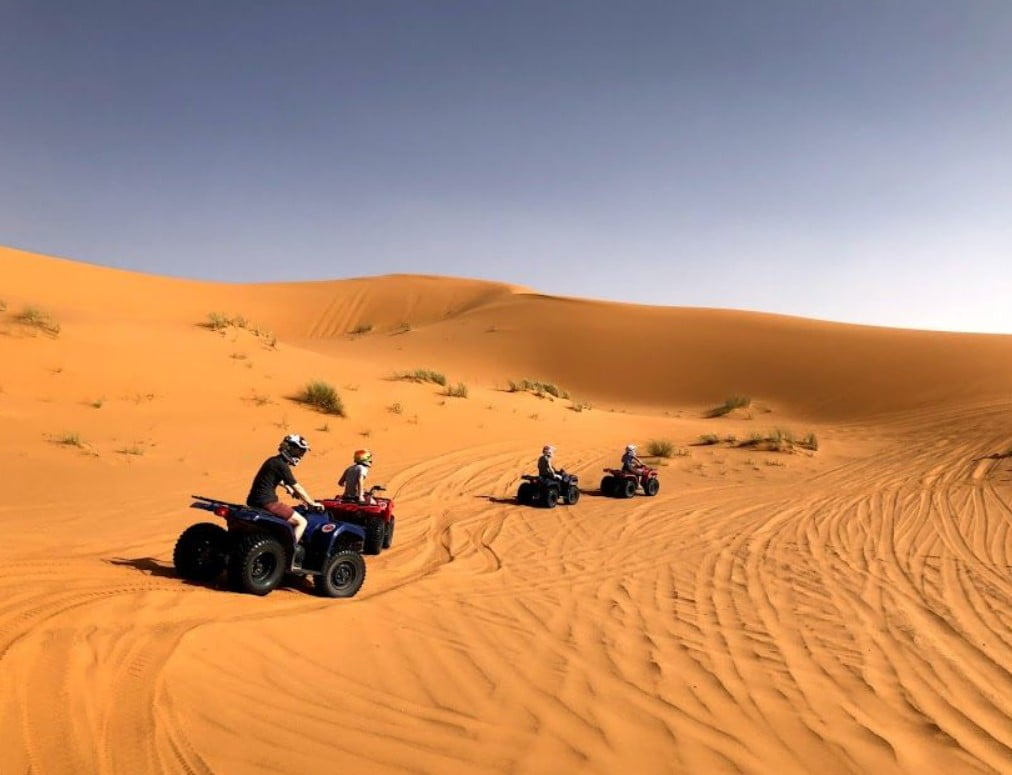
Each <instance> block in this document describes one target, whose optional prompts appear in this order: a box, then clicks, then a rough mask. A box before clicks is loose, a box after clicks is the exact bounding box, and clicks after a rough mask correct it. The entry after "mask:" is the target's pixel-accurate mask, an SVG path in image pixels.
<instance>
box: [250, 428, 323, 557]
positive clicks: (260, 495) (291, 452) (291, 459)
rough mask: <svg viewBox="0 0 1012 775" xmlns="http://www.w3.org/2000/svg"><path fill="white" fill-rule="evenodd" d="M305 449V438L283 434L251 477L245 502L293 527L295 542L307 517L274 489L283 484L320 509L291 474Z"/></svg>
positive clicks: (303, 530)
mask: <svg viewBox="0 0 1012 775" xmlns="http://www.w3.org/2000/svg"><path fill="white" fill-rule="evenodd" d="M308 451H309V442H308V441H306V440H305V438H303V437H302V436H300V435H299V434H297V433H290V434H289V435H287V436H285V437H284V438H283V439H281V443H280V444H279V445H278V454H277V455H274V456H273V457H269V458H267V459H266V460H265V461H264V462H263V465H261V466H260V470H259V471H257V475H256V476H255V477H253V484H252V485H251V486H250V490H249V495H247V496H246V505H247V506H250V507H252V508H254V509H263V510H264V511H268V512H270V513H271V514H273V515H274V516H276V517H281V519H283V520H286V521H287V522H288V524H289V525H291V526H292V527H293V528H294V529H295V543H296V545H297V544H298V543H299V541H300V540H301V539H302V534H303V533H304V532H305V531H306V525H307V524H308V521H307V520H306V518H305V517H304V516H302V515H301V514H298V513H296V512H295V510H294V509H293V508H292V507H291V506H289V505H288V504H287V503H282V502H281V501H279V500H278V496H277V494H276V493H275V490H276V489H277V487H278V485H281V486H282V487H284V488H285V492H287V493H288V494H289V495H294V496H295V497H297V498H299V499H300V500H301V501H303V502H304V503H305V504H306V505H307V506H311V507H312V508H314V509H321V510H322V509H323V504H322V503H317V502H316V501H315V500H313V499H312V498H311V497H310V496H309V493H308V492H306V490H305V489H304V488H303V486H302V485H301V484H299V483H298V482H297V481H295V477H294V476H293V475H292V467H293V466H297V465H298V464H299V461H300V460H302V456H303V455H305V454H306V453H307V452H308Z"/></svg>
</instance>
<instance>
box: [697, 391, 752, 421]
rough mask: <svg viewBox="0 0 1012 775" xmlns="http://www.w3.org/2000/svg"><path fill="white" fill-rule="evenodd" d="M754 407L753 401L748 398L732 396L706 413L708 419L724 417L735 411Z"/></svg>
mask: <svg viewBox="0 0 1012 775" xmlns="http://www.w3.org/2000/svg"><path fill="white" fill-rule="evenodd" d="M751 405H752V399H751V398H749V397H748V396H730V397H729V398H727V400H725V401H724V403H723V404H721V405H720V406H718V407H715V408H713V409H711V410H710V411H709V412H707V413H706V416H707V417H722V416H723V415H725V414H727V413H728V412H731V411H732V410H734V409H745V408H747V407H749V406H751Z"/></svg>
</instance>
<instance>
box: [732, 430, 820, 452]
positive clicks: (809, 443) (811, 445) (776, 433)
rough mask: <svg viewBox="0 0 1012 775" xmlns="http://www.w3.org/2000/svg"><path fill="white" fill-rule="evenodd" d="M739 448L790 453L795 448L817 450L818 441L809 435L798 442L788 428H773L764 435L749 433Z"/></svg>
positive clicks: (812, 435)
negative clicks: (756, 448)
mask: <svg viewBox="0 0 1012 775" xmlns="http://www.w3.org/2000/svg"><path fill="white" fill-rule="evenodd" d="M738 446H739V447H758V448H761V449H765V450H767V451H770V452H790V451H792V450H793V449H794V448H795V447H803V448H805V449H811V450H817V449H818V448H819V440H818V439H817V438H816V436H815V434H814V433H809V434H808V435H807V436H805V437H804V438H803V439H800V440H798V439H797V438H796V437H795V435H794V432H793V431H792V430H790V429H789V428H773V429H772V430H769V431H766V433H751V434H749V437H748V439H747V440H745V441H743V442H741V443H740V444H739V445H738Z"/></svg>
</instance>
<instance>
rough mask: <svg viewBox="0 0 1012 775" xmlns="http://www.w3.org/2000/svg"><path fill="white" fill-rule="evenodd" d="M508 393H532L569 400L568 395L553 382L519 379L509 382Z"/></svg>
mask: <svg viewBox="0 0 1012 775" xmlns="http://www.w3.org/2000/svg"><path fill="white" fill-rule="evenodd" d="M509 392H510V393H533V394H534V395H536V396H543V395H546V394H547V395H550V396H554V397H555V398H569V393H568V392H566V391H565V390H563V389H562V388H560V387H559V386H558V385H556V384H555V383H553V382H543V381H542V380H538V379H521V380H519V381H514V380H510V381H509Z"/></svg>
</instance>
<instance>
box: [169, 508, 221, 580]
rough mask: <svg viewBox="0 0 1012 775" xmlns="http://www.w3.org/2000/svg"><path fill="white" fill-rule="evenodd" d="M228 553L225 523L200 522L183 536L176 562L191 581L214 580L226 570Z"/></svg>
mask: <svg viewBox="0 0 1012 775" xmlns="http://www.w3.org/2000/svg"><path fill="white" fill-rule="evenodd" d="M227 554H228V531H226V530H225V529H224V528H223V527H221V525H215V524H213V523H211V522H199V523H197V524H196V525H190V526H189V527H188V528H186V530H184V531H183V532H182V534H181V535H180V536H179V540H178V541H176V548H175V549H174V550H173V552H172V564H173V565H175V566H176V572H177V573H178V574H179V576H180V578H184V579H186V580H187V581H213V580H214V579H216V578H217V577H218V576H219V575H220V574H221V572H222V571H223V570H225V561H226V557H227Z"/></svg>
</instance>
